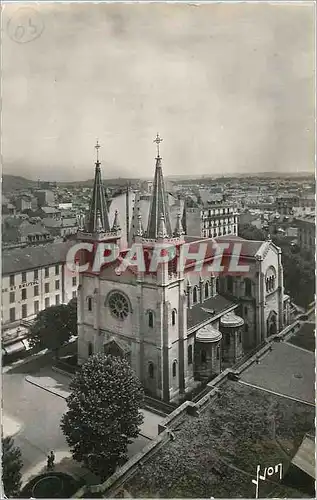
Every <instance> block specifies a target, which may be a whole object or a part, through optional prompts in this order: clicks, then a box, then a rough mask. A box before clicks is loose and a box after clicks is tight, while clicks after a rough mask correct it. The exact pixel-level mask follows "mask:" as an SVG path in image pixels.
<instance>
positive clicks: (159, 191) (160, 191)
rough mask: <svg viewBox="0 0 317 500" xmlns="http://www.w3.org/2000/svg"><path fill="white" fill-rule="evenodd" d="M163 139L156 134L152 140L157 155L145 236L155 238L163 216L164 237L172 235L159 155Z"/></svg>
mask: <svg viewBox="0 0 317 500" xmlns="http://www.w3.org/2000/svg"><path fill="white" fill-rule="evenodd" d="M162 141H163V139H161V138H160V136H159V134H157V136H156V138H155V139H154V141H153V142H156V145H157V156H156V166H155V176H154V182H153V190H152V199H151V206H150V212H149V219H148V227H147V234H146V236H147V238H150V239H157V238H158V233H159V228H160V225H161V224H160V222H161V220H162V217H163V222H164V227H165V232H166V237H172V230H171V223H170V216H169V206H168V198H167V194H166V191H165V186H164V178H163V172H162V158H161V156H160V143H161V142H162Z"/></svg>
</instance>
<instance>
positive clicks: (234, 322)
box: [220, 311, 244, 328]
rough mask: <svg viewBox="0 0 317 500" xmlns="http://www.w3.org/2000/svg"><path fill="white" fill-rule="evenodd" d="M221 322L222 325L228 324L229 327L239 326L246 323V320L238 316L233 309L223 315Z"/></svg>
mask: <svg viewBox="0 0 317 500" xmlns="http://www.w3.org/2000/svg"><path fill="white" fill-rule="evenodd" d="M220 323H221V325H222V326H227V327H229V328H238V327H239V326H242V325H244V320H243V319H242V318H240V316H237V315H236V314H235V313H234V311H231V312H229V313H227V314H224V316H222V317H221V319H220Z"/></svg>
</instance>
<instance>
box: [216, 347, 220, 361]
mask: <svg viewBox="0 0 317 500" xmlns="http://www.w3.org/2000/svg"><path fill="white" fill-rule="evenodd" d="M216 352H217V359H220V345H219V344H218V345H217V351H216Z"/></svg>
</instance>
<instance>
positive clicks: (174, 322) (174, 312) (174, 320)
mask: <svg viewBox="0 0 317 500" xmlns="http://www.w3.org/2000/svg"><path fill="white" fill-rule="evenodd" d="M174 325H176V310H175V309H173V311H172V326H174Z"/></svg>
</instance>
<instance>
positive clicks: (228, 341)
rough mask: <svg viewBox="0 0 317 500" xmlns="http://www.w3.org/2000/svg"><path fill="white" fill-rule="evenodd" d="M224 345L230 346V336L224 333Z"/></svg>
mask: <svg viewBox="0 0 317 500" xmlns="http://www.w3.org/2000/svg"><path fill="white" fill-rule="evenodd" d="M225 344H226V345H229V344H230V335H229V333H226V334H225Z"/></svg>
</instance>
